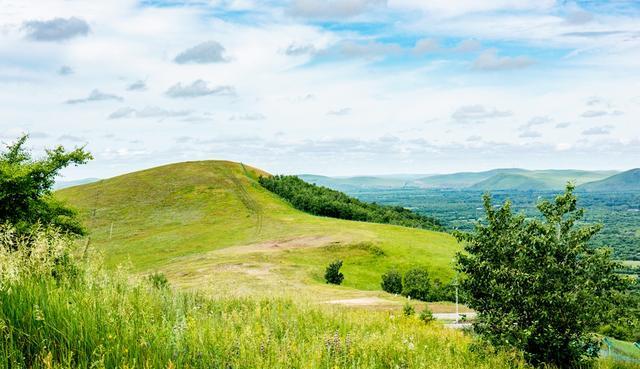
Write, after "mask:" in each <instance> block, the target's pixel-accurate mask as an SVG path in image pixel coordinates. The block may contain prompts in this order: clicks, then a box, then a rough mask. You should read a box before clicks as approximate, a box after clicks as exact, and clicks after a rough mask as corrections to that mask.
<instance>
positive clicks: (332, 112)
mask: <svg viewBox="0 0 640 369" xmlns="http://www.w3.org/2000/svg"><path fill="white" fill-rule="evenodd" d="M350 113H351V108H340V109H336V110H330V111H329V112H327V115H335V116H339V117H341V116H344V115H349V114H350Z"/></svg>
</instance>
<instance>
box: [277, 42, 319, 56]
mask: <svg viewBox="0 0 640 369" xmlns="http://www.w3.org/2000/svg"><path fill="white" fill-rule="evenodd" d="M284 53H285V54H286V55H289V56H299V55H313V54H315V53H316V48H315V47H314V46H313V45H311V44H296V43H294V44H291V45H289V46H287V48H286V49H285V50H284Z"/></svg>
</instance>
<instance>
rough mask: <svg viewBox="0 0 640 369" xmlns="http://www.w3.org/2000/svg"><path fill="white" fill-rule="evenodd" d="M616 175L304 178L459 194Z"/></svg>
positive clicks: (504, 172) (511, 172)
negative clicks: (467, 191) (442, 190)
mask: <svg viewBox="0 0 640 369" xmlns="http://www.w3.org/2000/svg"><path fill="white" fill-rule="evenodd" d="M617 173H618V172H616V171H585V170H571V169H562V170H554V169H550V170H526V169H519V168H504V169H493V170H488V171H484V172H460V173H451V174H436V175H429V176H415V175H413V176H411V175H405V176H367V177H365V176H362V177H325V176H316V175H310V174H305V175H301V176H300V178H302V179H303V180H305V181H307V182H310V183H315V184H317V185H321V186H326V187H329V188H333V189H337V190H340V191H353V190H358V189H367V188H369V189H389V188H407V187H408V188H427V189H457V190H467V189H469V190H483V191H499V190H524V191H529V190H561V189H563V188H564V187H565V185H566V184H567V182H569V181H572V182H573V183H575V184H576V185H581V184H584V183H588V182H592V181H598V180H602V179H605V178H607V177H609V176H612V175H615V174H617Z"/></svg>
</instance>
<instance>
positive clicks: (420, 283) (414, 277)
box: [402, 267, 430, 301]
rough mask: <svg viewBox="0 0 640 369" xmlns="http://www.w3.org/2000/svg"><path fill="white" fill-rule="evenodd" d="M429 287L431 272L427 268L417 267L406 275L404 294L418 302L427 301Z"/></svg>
mask: <svg viewBox="0 0 640 369" xmlns="http://www.w3.org/2000/svg"><path fill="white" fill-rule="evenodd" d="M429 287H430V281H429V272H428V271H427V270H426V269H425V268H422V267H416V268H413V269H410V270H409V271H407V272H406V273H405V275H404V281H403V289H402V294H403V295H405V296H410V297H412V298H414V299H417V300H422V301H427V300H428V298H429Z"/></svg>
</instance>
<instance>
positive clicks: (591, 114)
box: [580, 110, 624, 118]
mask: <svg viewBox="0 0 640 369" xmlns="http://www.w3.org/2000/svg"><path fill="white" fill-rule="evenodd" d="M622 114H624V113H623V112H621V111H620V110H613V111H607V110H587V111H585V112H584V113H582V114H580V116H581V117H583V118H598V117H605V116H616V115H622Z"/></svg>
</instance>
